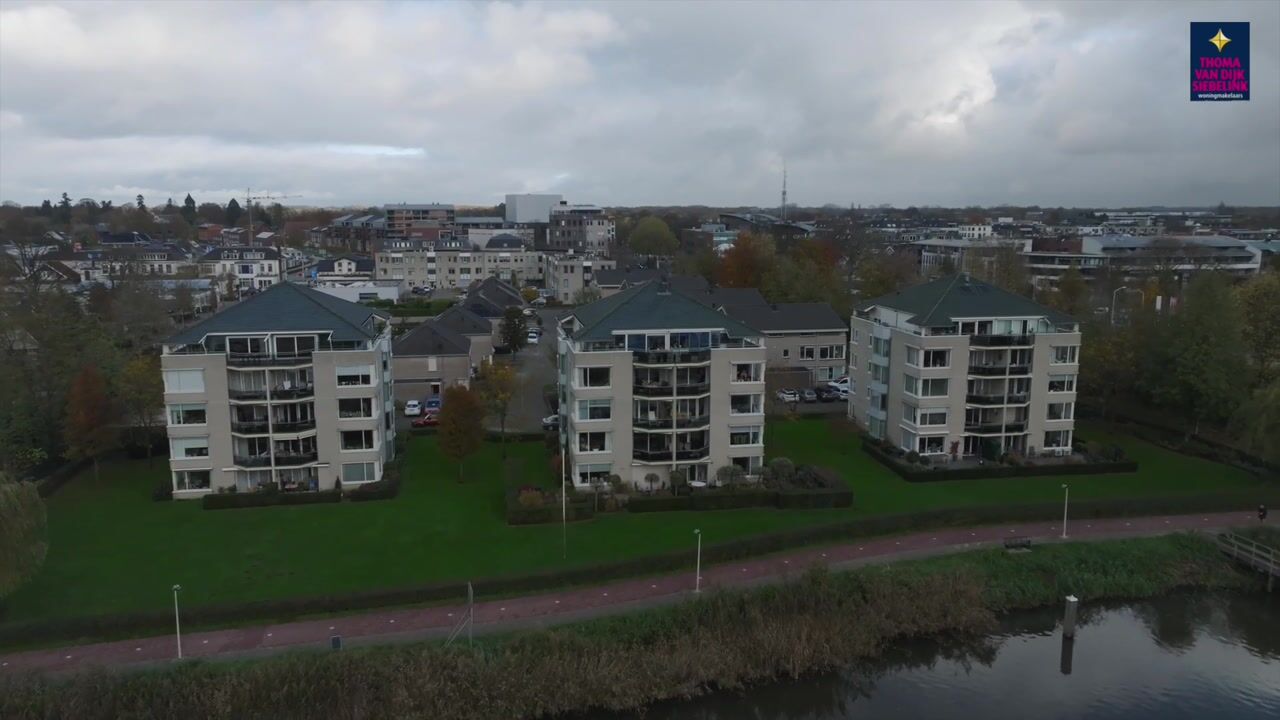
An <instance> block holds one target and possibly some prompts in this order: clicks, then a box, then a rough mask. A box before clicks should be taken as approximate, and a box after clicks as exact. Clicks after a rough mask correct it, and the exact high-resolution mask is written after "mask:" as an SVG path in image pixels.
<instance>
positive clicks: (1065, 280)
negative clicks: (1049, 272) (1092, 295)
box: [1052, 265, 1089, 318]
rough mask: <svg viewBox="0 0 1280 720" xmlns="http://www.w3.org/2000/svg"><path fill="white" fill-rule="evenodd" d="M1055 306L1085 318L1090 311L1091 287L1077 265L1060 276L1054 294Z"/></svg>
mask: <svg viewBox="0 0 1280 720" xmlns="http://www.w3.org/2000/svg"><path fill="white" fill-rule="evenodd" d="M1052 304H1053V306H1054V307H1056V308H1057V309H1059V310H1061V311H1062V312H1064V313H1066V314H1068V315H1070V316H1072V317H1074V318H1084V317H1085V316H1086V315H1088V313H1089V287H1088V286H1087V285H1085V282H1084V277H1083V276H1082V275H1081V274H1080V271H1079V270H1077V269H1076V266H1075V265H1072V266H1071V267H1069V268H1067V269H1066V270H1065V271H1064V272H1063V273H1062V276H1061V277H1059V278H1058V289H1057V291H1056V292H1055V293H1054V294H1053V303H1052Z"/></svg>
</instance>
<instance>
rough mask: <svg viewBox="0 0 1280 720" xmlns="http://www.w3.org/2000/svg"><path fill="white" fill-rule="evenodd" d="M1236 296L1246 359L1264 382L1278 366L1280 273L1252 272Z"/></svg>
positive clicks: (1268, 380)
mask: <svg viewBox="0 0 1280 720" xmlns="http://www.w3.org/2000/svg"><path fill="white" fill-rule="evenodd" d="M1236 297H1237V298H1239V301H1240V310H1241V313H1242V315H1243V318H1244V342H1245V346H1246V347H1247V348H1248V350H1249V359H1250V362H1251V364H1252V365H1253V369H1254V372H1256V373H1257V379H1258V384H1259V385H1265V384H1266V383H1268V382H1270V381H1271V379H1272V378H1274V377H1275V376H1276V373H1277V369H1278V368H1280V273H1277V272H1274V271H1270V272H1264V273H1261V274H1258V275H1255V276H1254V277H1252V278H1250V279H1249V280H1248V281H1247V282H1245V283H1244V284H1243V285H1240V286H1238V287H1237V288H1236ZM1277 444H1278V445H1280V443H1277Z"/></svg>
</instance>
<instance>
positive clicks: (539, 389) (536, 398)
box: [489, 308, 564, 432]
mask: <svg viewBox="0 0 1280 720" xmlns="http://www.w3.org/2000/svg"><path fill="white" fill-rule="evenodd" d="M562 312H564V310H563V309H562V308H561V309H547V308H543V309H540V310H537V311H536V315H534V317H531V318H528V320H529V326H530V327H535V326H538V319H539V318H540V319H541V320H542V324H541V327H542V330H543V333H542V339H541V340H539V341H538V344H537V345H529V346H527V347H525V348H524V349H522V350H521V351H520V352H518V353H516V354H515V356H514V357H512V356H507V357H508V358H509V359H512V360H514V362H515V366H516V373H517V380H516V395H515V397H514V398H513V399H512V401H511V410H510V412H509V413H508V414H507V431H508V432H537V431H539V430H541V429H542V418H544V417H546V416H548V415H550V414H551V413H552V407H551V406H550V405H549V404H548V403H547V387H548V386H554V385H555V382H556V361H555V339H554V338H555V321H556V317H557V316H558V315H560V313H562ZM551 395H552V396H554V395H555V391H554V390H552V391H551ZM489 424H490V426H492V427H493V428H494V429H497V427H498V424H497V423H496V422H493V421H492V420H490V422H489Z"/></svg>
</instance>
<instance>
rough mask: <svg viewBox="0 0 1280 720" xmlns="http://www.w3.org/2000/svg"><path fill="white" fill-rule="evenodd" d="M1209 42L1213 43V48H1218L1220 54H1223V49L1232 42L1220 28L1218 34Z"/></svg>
mask: <svg viewBox="0 0 1280 720" xmlns="http://www.w3.org/2000/svg"><path fill="white" fill-rule="evenodd" d="M1209 42H1211V43H1213V46H1214V47H1216V48H1218V52H1222V48H1224V47H1226V46H1227V43H1229V42H1231V38H1229V37H1227V36H1226V35H1223V34H1222V28H1218V34H1217V35H1214V36H1213V37H1211V38H1209Z"/></svg>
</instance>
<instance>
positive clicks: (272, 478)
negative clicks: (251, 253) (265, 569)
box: [160, 283, 395, 498]
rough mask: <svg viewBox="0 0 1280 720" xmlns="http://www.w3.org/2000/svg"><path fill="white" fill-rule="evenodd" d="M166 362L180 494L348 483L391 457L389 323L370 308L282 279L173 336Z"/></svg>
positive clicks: (173, 465)
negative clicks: (276, 283)
mask: <svg viewBox="0 0 1280 720" xmlns="http://www.w3.org/2000/svg"><path fill="white" fill-rule="evenodd" d="M160 366H161V370H162V372H163V375H164V399H165V405H166V416H167V418H168V435H169V444H170V447H171V454H170V460H169V466H170V470H171V472H172V475H173V490H174V497H175V498H192V497H199V496H200V495H203V494H205V493H209V492H216V491H221V490H228V489H230V488H235V489H236V490H237V491H239V492H248V491H252V490H255V489H257V488H258V487H261V486H262V485H264V484H266V483H275V484H276V485H277V486H278V487H279V489H280V490H281V491H282V492H294V491H305V490H316V489H322V490H323V489H329V488H332V487H334V485H335V483H337V482H338V481H341V482H342V485H343V486H344V487H349V486H351V485H357V484H361V483H367V482H373V481H375V480H378V479H379V478H381V477H382V468H383V464H384V463H385V462H387V461H388V460H390V459H392V457H393V456H394V452H395V443H394V439H395V425H394V412H395V407H394V403H393V400H392V392H391V387H392V385H391V382H392V369H391V330H390V325H389V324H387V322H386V319H385V318H384V317H383V316H382V315H380V314H379V313H378V312H377V311H375V310H373V309H371V308H369V307H366V306H364V305H358V304H355V303H349V302H346V301H343V300H339V299H337V298H333V297H330V296H328V295H325V294H323V293H318V292H315V291H314V290H310V289H308V288H306V287H302V286H300V285H296V284H293V283H280V284H278V285H273V286H271V287H270V288H268V289H266V290H264V291H263V292H260V293H257V294H255V295H253V296H251V297H249V298H247V299H245V300H243V301H241V302H240V303H237V304H235V305H233V306H231V307H230V308H228V309H226V310H224V311H222V312H220V313H218V314H216V315H214V316H212V317H210V318H208V319H207V320H204V321H203V322H200V323H197V324H196V325H193V326H191V327H189V328H187V329H186V330H183V331H182V332H180V333H178V334H177V335H174V336H173V337H171V338H169V339H168V340H167V341H166V342H165V343H164V347H163V354H162V356H161V358H160Z"/></svg>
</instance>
